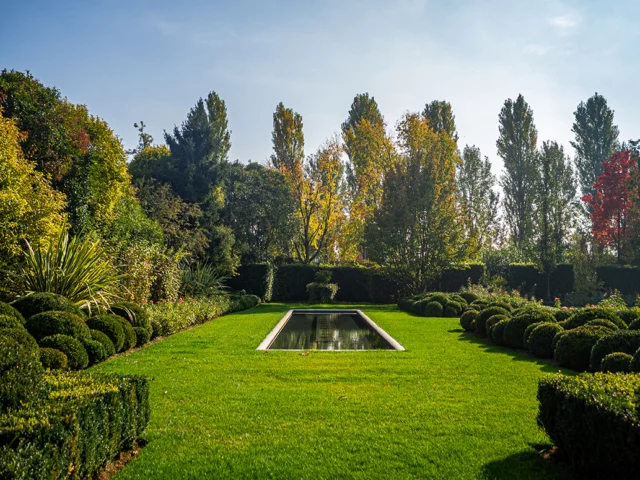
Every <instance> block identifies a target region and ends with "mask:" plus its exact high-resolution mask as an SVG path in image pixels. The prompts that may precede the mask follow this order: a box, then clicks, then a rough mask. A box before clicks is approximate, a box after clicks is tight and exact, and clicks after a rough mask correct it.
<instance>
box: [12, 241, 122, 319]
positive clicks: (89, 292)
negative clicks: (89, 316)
mask: <svg viewBox="0 0 640 480" xmlns="http://www.w3.org/2000/svg"><path fill="white" fill-rule="evenodd" d="M65 230H66V229H63V231H62V232H61V233H60V235H59V236H58V239H57V240H55V241H52V242H50V243H49V245H48V246H47V247H46V248H38V249H36V250H34V249H33V247H32V246H31V244H30V243H29V242H27V250H26V252H25V258H24V262H23V264H22V266H21V267H20V270H19V272H18V276H19V277H20V280H21V282H22V284H23V286H24V289H25V292H26V293H27V294H31V293H38V292H48V293H57V294H59V295H63V296H65V297H67V298H68V299H69V300H71V301H72V302H74V303H75V304H76V305H78V306H79V307H81V308H87V309H88V310H89V311H91V309H92V308H96V309H102V308H105V309H106V308H109V305H110V304H111V302H112V301H114V300H116V299H117V298H118V297H117V294H116V291H117V286H118V282H119V281H120V279H121V278H123V276H124V275H121V274H118V272H117V270H116V269H115V268H114V267H113V266H112V265H111V263H110V262H109V259H108V256H107V254H106V253H105V251H104V250H103V248H102V247H101V246H100V241H99V240H92V239H90V238H79V237H75V236H74V237H70V236H69V234H68V233H67V232H66V231H65Z"/></svg>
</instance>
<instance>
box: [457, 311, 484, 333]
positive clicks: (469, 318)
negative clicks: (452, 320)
mask: <svg viewBox="0 0 640 480" xmlns="http://www.w3.org/2000/svg"><path fill="white" fill-rule="evenodd" d="M478 314H479V312H478V311H477V310H467V311H466V312H464V313H463V314H462V315H460V326H461V327H462V328H463V329H464V330H466V331H467V332H469V331H471V324H472V323H473V321H474V320H475V319H476V318H477V316H478Z"/></svg>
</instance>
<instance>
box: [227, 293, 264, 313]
mask: <svg viewBox="0 0 640 480" xmlns="http://www.w3.org/2000/svg"><path fill="white" fill-rule="evenodd" d="M259 303H260V297H258V296H256V295H241V296H239V297H235V298H234V299H233V300H232V301H231V303H230V304H229V307H228V311H229V312H239V311H241V310H248V309H250V308H253V307H255V306H256V305H258V304H259Z"/></svg>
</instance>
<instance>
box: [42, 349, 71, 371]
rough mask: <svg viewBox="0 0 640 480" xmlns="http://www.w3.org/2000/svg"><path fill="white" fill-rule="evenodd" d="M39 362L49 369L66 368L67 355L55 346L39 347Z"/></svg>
mask: <svg viewBox="0 0 640 480" xmlns="http://www.w3.org/2000/svg"><path fill="white" fill-rule="evenodd" d="M40 363H42V366H43V367H44V368H48V369H49V370H66V369H67V368H68V361H67V356H66V355H65V354H64V353H63V352H61V351H60V350H56V349H55V348H41V349H40Z"/></svg>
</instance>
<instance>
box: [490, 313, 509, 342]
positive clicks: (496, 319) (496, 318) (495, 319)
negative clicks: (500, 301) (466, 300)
mask: <svg viewBox="0 0 640 480" xmlns="http://www.w3.org/2000/svg"><path fill="white" fill-rule="evenodd" d="M509 318H510V317H509V315H493V316H491V317H489V319H488V320H487V321H486V322H485V330H486V331H487V337H489V338H491V330H493V327H494V326H496V324H498V323H499V322H501V321H502V320H508V319H509Z"/></svg>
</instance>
